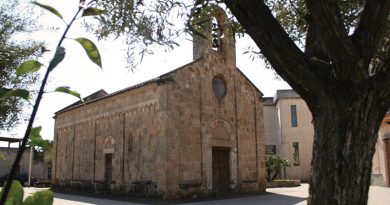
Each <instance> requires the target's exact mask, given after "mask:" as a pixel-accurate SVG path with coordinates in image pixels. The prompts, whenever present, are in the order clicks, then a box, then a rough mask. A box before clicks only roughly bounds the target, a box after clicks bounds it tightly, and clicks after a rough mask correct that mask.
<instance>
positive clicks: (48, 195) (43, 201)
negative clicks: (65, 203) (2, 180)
mask: <svg viewBox="0 0 390 205" xmlns="http://www.w3.org/2000/svg"><path fill="white" fill-rule="evenodd" d="M53 199H54V194H53V192H52V191H50V190H43V191H38V192H35V193H34V194H33V195H32V196H29V197H27V198H26V199H25V200H24V202H23V205H36V204H39V205H52V204H53Z"/></svg>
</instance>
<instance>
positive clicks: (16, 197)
mask: <svg viewBox="0 0 390 205" xmlns="http://www.w3.org/2000/svg"><path fill="white" fill-rule="evenodd" d="M5 184H6V183H4V184H3V186H4V187H5ZM3 191H4V189H2V190H1V192H0V197H1V196H2V195H3ZM22 202H23V187H22V185H21V184H20V182H19V181H17V180H13V181H12V185H11V189H10V190H9V192H8V196H7V201H6V202H5V205H20V204H22Z"/></svg>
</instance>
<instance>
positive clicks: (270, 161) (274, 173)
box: [265, 156, 290, 182]
mask: <svg viewBox="0 0 390 205" xmlns="http://www.w3.org/2000/svg"><path fill="white" fill-rule="evenodd" d="M289 166H290V162H289V161H288V160H287V159H286V158H282V157H280V156H266V158H265V172H266V176H265V178H266V179H267V181H269V182H270V181H273V180H274V179H276V177H278V176H279V174H280V171H281V170H282V168H284V167H289Z"/></svg>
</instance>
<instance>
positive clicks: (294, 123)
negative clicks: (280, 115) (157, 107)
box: [290, 105, 298, 127]
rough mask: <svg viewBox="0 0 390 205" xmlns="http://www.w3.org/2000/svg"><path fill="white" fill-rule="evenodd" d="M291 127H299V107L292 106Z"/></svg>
mask: <svg viewBox="0 0 390 205" xmlns="http://www.w3.org/2000/svg"><path fill="white" fill-rule="evenodd" d="M290 109H291V127H298V119H297V106H296V105H291V106H290Z"/></svg>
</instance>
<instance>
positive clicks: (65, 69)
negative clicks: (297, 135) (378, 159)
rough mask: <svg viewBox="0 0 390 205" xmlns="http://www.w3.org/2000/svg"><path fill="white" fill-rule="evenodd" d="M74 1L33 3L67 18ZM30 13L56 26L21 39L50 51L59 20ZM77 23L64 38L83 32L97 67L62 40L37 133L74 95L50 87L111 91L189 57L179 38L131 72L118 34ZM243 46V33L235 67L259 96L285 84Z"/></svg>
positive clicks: (46, 132)
mask: <svg viewBox="0 0 390 205" xmlns="http://www.w3.org/2000/svg"><path fill="white" fill-rule="evenodd" d="M78 1H79V0H66V1H63V0H56V1H53V0H38V2H39V3H42V4H47V5H50V6H52V7H53V8H55V9H57V10H58V11H59V12H60V13H61V14H62V16H63V17H64V20H65V21H67V22H69V21H70V19H71V18H72V15H74V14H75V12H76V11H77V8H78ZM33 12H36V15H39V22H40V23H41V24H42V25H43V26H44V27H45V28H47V27H58V30H57V31H56V32H52V31H47V29H44V30H43V31H40V32H35V33H33V34H30V35H28V37H27V38H33V39H37V40H41V41H44V42H45V44H46V45H47V47H48V48H49V49H51V50H54V48H55V45H56V44H57V42H58V40H59V38H60V36H61V35H62V32H63V31H64V28H65V26H64V23H63V22H62V21H61V20H60V19H59V18H57V17H56V16H54V15H53V14H51V13H49V12H46V11H42V10H41V9H39V8H36V9H34V10H33ZM81 22H82V21H81V20H79V21H76V24H74V26H72V27H71V29H70V31H69V34H68V35H67V37H68V38H78V37H86V38H88V39H90V40H92V41H93V42H94V43H95V44H96V46H97V47H98V49H99V52H100V54H101V58H102V65H103V69H101V68H100V67H98V66H96V65H95V64H94V63H92V62H91V61H90V60H89V59H88V57H87V55H86V54H85V51H84V50H83V48H82V47H81V46H80V45H79V44H78V43H77V42H75V41H74V40H71V39H67V40H65V41H64V44H63V47H65V49H66V56H65V59H64V60H63V61H62V62H61V63H60V64H59V65H58V66H57V67H56V68H55V69H54V70H53V71H52V72H51V74H50V77H49V82H48V84H47V85H46V89H45V91H46V93H45V94H44V96H43V99H42V101H41V104H40V107H39V110H38V113H37V117H36V119H35V123H34V127H35V126H42V131H41V135H42V137H43V138H44V139H51V140H52V139H53V134H54V119H53V116H54V113H55V112H56V111H58V110H60V109H62V108H64V107H66V106H68V105H70V104H72V103H74V102H75V101H77V100H78V99H77V98H75V97H73V96H71V95H67V94H63V93H56V92H51V91H53V90H54V89H55V88H56V87H59V86H69V87H71V89H72V90H75V91H77V92H78V93H80V94H81V96H82V97H86V96H88V95H89V94H92V93H94V92H96V91H98V90H100V89H104V90H105V91H107V92H108V93H112V92H115V91H117V90H121V89H123V88H126V87H129V86H132V85H135V84H138V83H141V82H143V81H146V80H149V79H151V78H154V77H158V76H160V75H162V74H164V73H166V72H169V71H171V70H173V69H175V68H178V67H180V66H182V65H184V64H187V63H189V62H191V61H192V42H191V41H189V40H188V37H187V38H186V39H184V38H183V40H181V41H179V44H180V47H176V48H175V49H174V50H173V51H170V52H164V51H163V50H162V49H158V48H157V49H155V50H154V54H153V55H147V56H146V57H144V58H143V61H142V63H141V64H140V65H139V66H137V68H136V69H135V70H134V71H130V70H129V69H128V68H126V60H125V56H126V48H127V47H126V44H125V43H124V42H123V41H122V40H120V39H116V40H115V39H110V40H107V41H97V39H96V38H95V37H94V36H93V35H91V34H90V33H87V32H85V29H84V28H83V27H82V26H81ZM249 45H252V46H254V43H253V41H252V40H251V39H250V38H249V37H248V36H247V35H246V37H244V38H240V39H237V43H236V47H237V48H236V52H237V53H236V57H237V67H238V68H240V70H241V71H242V72H243V73H244V74H245V75H246V76H247V77H248V78H249V79H250V80H251V81H252V82H253V83H254V84H255V86H257V87H258V88H259V90H260V91H261V92H262V93H263V94H264V96H266V97H269V96H273V95H274V94H275V92H276V90H277V89H290V86H289V85H288V84H287V83H286V82H284V81H283V80H281V79H277V78H276V75H275V74H274V71H272V70H270V69H266V68H265V65H264V63H263V62H262V61H261V60H260V59H255V60H252V59H251V58H250V56H249V55H248V54H243V53H244V51H245V48H247V47H248V46H249ZM52 55H53V53H50V52H48V53H46V55H45V56H44V57H42V58H40V59H39V61H40V62H42V63H43V64H46V65H47V64H48V62H49V59H51V57H52ZM44 71H45V69H42V71H41V72H42V73H43V72H44ZM42 75H43V74H42ZM25 112H26V114H27V116H28V115H29V113H30V112H31V110H28V109H27V110H26V111H25ZM26 127H27V124H26V123H22V124H21V125H19V126H17V127H15V128H14V129H13V130H11V131H9V132H0V136H7V137H15V138H22V137H23V136H24V130H25V129H26ZM0 146H1V144H0ZM2 146H4V145H2Z"/></svg>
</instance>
